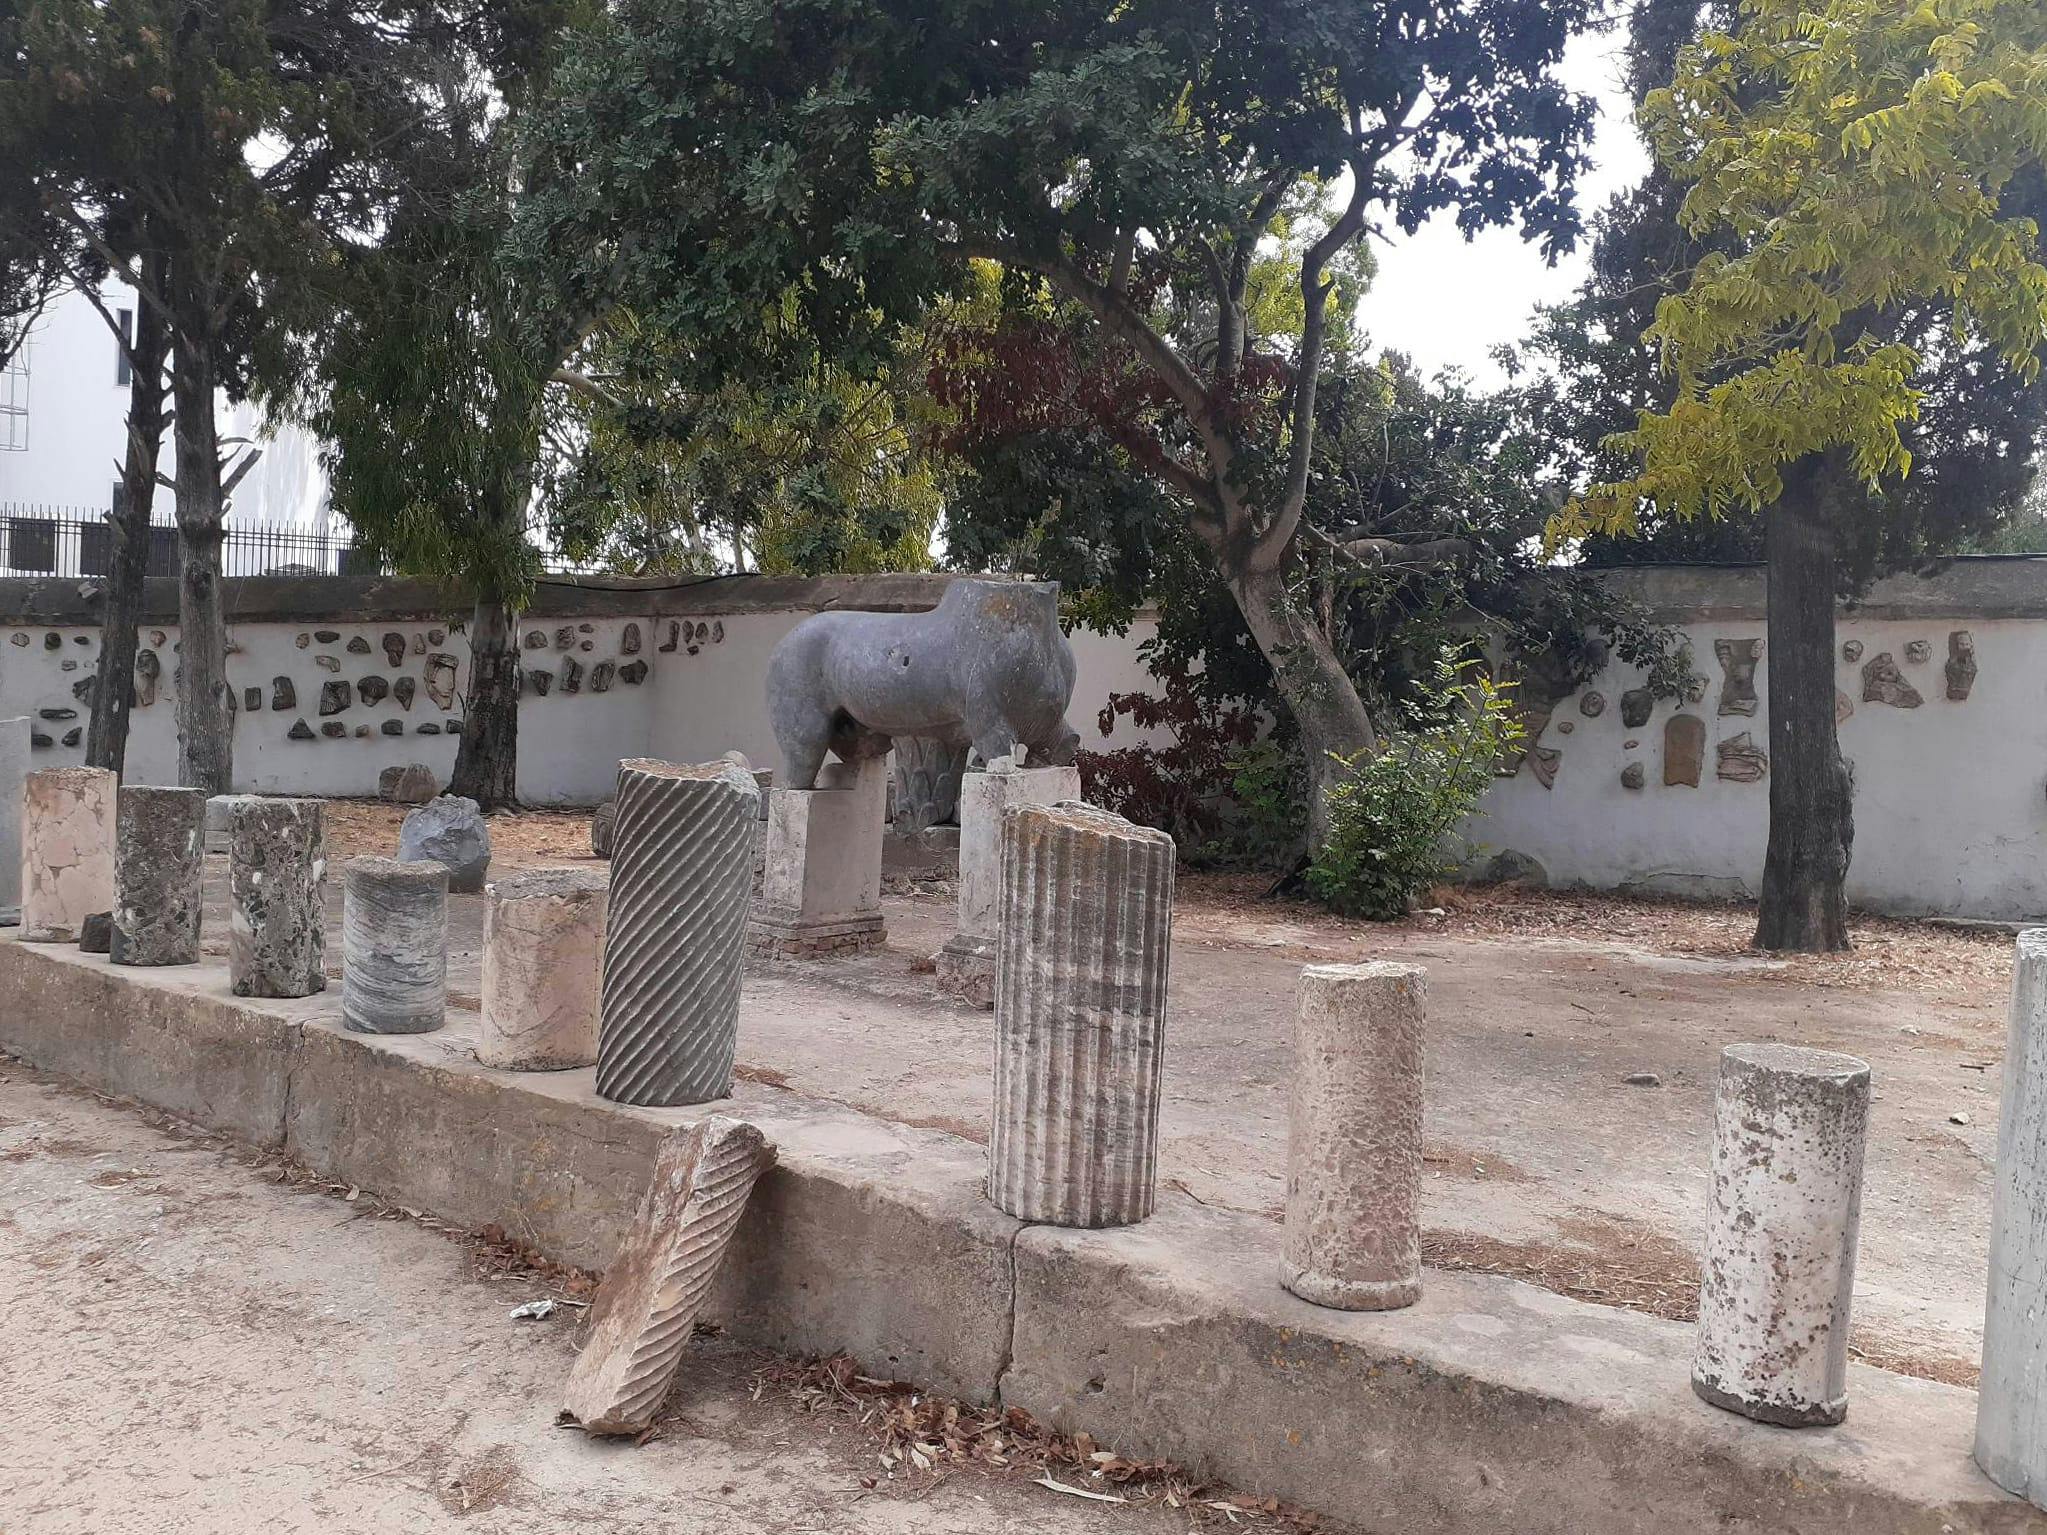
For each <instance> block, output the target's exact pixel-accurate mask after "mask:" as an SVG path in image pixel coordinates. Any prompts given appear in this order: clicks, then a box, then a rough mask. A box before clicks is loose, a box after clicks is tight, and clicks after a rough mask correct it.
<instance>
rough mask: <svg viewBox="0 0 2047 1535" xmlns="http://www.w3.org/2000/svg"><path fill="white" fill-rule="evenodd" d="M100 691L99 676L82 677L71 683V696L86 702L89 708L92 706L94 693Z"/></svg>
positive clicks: (83, 702)
mask: <svg viewBox="0 0 2047 1535" xmlns="http://www.w3.org/2000/svg"><path fill="white" fill-rule="evenodd" d="M98 691H99V678H98V677H80V678H79V679H78V680H77V681H76V682H74V683H72V684H71V696H72V697H73V698H75V699H77V700H78V701H79V702H80V703H82V704H84V705H85V706H86V707H87V708H88V709H90V708H91V707H92V699H93V695H94V694H95V693H97V692H98Z"/></svg>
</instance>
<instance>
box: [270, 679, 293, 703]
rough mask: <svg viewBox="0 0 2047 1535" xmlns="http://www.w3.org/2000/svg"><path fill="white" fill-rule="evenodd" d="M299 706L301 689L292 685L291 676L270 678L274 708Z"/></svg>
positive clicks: (271, 698)
mask: <svg viewBox="0 0 2047 1535" xmlns="http://www.w3.org/2000/svg"><path fill="white" fill-rule="evenodd" d="M298 706H299V690H298V689H297V688H295V687H293V686H292V685H291V678H289V677H272V678H271V679H270V707H271V708H273V709H296V708H297V707H298Z"/></svg>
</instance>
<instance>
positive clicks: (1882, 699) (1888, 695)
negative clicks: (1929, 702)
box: [1862, 650, 1926, 709]
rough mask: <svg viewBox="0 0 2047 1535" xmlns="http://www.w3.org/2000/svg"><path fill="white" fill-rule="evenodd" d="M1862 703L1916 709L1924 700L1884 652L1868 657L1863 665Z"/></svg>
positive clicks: (1887, 652) (1888, 653)
mask: <svg viewBox="0 0 2047 1535" xmlns="http://www.w3.org/2000/svg"><path fill="white" fill-rule="evenodd" d="M1862 701H1863V702H1864V703H1866V704H1889V705H1890V706H1891V707H1892V708H1894V709H1916V708H1918V707H1919V706H1920V705H1921V704H1922V703H1924V702H1925V701H1926V700H1924V699H1923V698H1921V697H1920V696H1919V690H1918V689H1917V688H1915V687H1913V686H1912V684H1911V683H1909V682H1907V681H1906V680H1905V674H1904V673H1903V672H1901V671H1899V670H1898V663H1897V662H1896V661H1894V660H1892V659H1891V653H1890V652H1889V651H1888V650H1886V651H1882V652H1880V653H1879V654H1877V655H1874V656H1872V657H1870V659H1869V660H1868V661H1867V662H1866V663H1865V664H1864V665H1863V668H1862Z"/></svg>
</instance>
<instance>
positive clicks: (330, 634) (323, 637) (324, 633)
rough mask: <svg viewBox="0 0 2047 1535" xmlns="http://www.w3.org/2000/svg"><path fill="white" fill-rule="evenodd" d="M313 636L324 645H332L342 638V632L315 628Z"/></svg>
mask: <svg viewBox="0 0 2047 1535" xmlns="http://www.w3.org/2000/svg"><path fill="white" fill-rule="evenodd" d="M313 638H314V639H316V640H318V641H319V642H320V643H321V644H322V645H331V644H333V643H334V642H335V641H336V640H338V639H340V638H341V634H340V632H339V631H338V630H334V629H315V630H314V631H313Z"/></svg>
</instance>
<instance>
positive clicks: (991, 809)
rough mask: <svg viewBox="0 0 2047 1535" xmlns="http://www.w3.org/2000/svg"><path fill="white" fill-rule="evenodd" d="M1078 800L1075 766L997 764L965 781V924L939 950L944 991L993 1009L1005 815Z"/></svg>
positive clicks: (962, 821)
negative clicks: (1018, 807)
mask: <svg viewBox="0 0 2047 1535" xmlns="http://www.w3.org/2000/svg"><path fill="white" fill-rule="evenodd" d="M1079 798H1080V769H1079V768H1077V767H1042V768H1032V767H1026V768H1020V767H1018V766H1017V765H1016V763H1015V762H1014V761H1013V760H1011V759H1010V758H1008V757H1000V758H997V759H996V760H995V761H994V762H992V763H990V764H989V765H988V767H987V768H986V769H985V770H983V771H979V772H972V773H968V774H966V775H965V776H964V777H962V778H961V779H960V806H959V811H960V868H959V926H958V929H957V930H956V931H955V932H954V933H953V935H952V937H951V938H950V939H948V940H947V941H946V945H945V947H944V948H943V949H940V950H939V951H938V956H937V965H938V985H939V988H940V989H941V990H943V991H948V992H951V993H952V994H953V995H955V996H958V997H964V998H965V999H966V1000H967V1001H969V1002H972V1003H973V1004H975V1005H976V1006H977V1007H993V1006H994V1005H995V949H996V941H997V937H998V935H999V934H1000V932H1001V927H1002V924H1001V920H1000V918H1001V909H1002V814H1003V812H1004V811H1005V810H1007V809H1009V807H1010V806H1012V805H1056V804H1059V803H1060V802H1061V801H1063V800H1078V799H1079Z"/></svg>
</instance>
